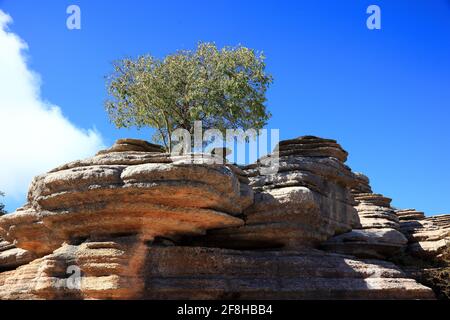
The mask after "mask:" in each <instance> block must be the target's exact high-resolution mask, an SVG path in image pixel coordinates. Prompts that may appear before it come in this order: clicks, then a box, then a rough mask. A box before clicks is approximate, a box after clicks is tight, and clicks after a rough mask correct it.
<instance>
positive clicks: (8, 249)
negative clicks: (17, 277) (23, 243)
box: [0, 237, 36, 272]
mask: <svg viewBox="0 0 450 320" xmlns="http://www.w3.org/2000/svg"><path fill="white" fill-rule="evenodd" d="M35 258H36V257H35V255H34V254H33V253H31V252H30V251H27V250H23V249H20V248H17V247H16V246H15V245H14V244H12V243H10V242H8V241H5V240H3V239H2V238H1V237H0V272H1V271H5V270H10V269H14V268H17V267H18V266H21V265H23V264H26V263H28V262H30V261H32V260H34V259H35Z"/></svg>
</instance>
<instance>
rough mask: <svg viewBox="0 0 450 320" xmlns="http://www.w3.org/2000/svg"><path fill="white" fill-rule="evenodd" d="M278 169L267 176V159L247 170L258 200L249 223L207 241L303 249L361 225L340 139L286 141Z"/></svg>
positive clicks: (247, 216) (248, 214)
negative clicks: (338, 141)
mask: <svg viewBox="0 0 450 320" xmlns="http://www.w3.org/2000/svg"><path fill="white" fill-rule="evenodd" d="M276 153H278V154H279V161H278V163H276V164H275V165H278V171H277V172H276V173H275V174H271V175H264V174H262V173H261V171H262V170H264V169H265V168H264V160H265V159H261V162H260V163H257V164H255V165H250V166H247V167H245V168H244V171H245V172H246V173H247V175H248V177H249V180H250V186H251V187H252V188H253V189H254V190H255V191H256V194H255V203H254V204H253V205H252V206H251V207H249V208H248V209H246V210H245V215H244V220H245V225H243V226H240V227H236V228H226V229H221V230H216V231H214V232H210V233H208V241H207V242H206V245H207V244H214V243H216V244H217V243H228V244H229V247H230V248H243V247H254V248H256V247H261V248H264V247H266V248H275V247H282V248H284V249H298V248H301V247H305V246H306V247H311V246H312V247H315V246H318V245H319V244H320V243H322V242H324V241H325V240H327V239H328V238H330V237H331V236H333V235H335V234H340V233H344V232H347V231H350V230H352V228H355V227H359V226H360V224H359V220H358V216H357V212H356V210H355V209H354V208H353V204H354V203H353V198H352V196H351V194H350V187H351V186H352V184H353V183H354V181H355V178H354V175H353V173H352V172H351V170H350V168H348V167H347V166H346V165H345V164H344V163H343V162H344V161H345V160H346V158H347V152H346V151H344V150H343V149H342V148H341V147H340V146H339V145H338V144H337V143H336V141H334V140H327V139H320V138H316V137H309V136H308V137H300V138H298V139H293V140H287V141H281V142H280V144H279V146H278V147H277V148H276V149H275V151H274V154H272V155H269V156H268V157H275V156H277V154H276Z"/></svg>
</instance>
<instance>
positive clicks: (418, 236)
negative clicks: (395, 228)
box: [397, 209, 450, 261]
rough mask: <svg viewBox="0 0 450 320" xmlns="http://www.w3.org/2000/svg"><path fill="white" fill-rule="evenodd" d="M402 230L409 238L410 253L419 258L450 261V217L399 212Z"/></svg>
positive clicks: (409, 210) (413, 211) (417, 212)
mask: <svg viewBox="0 0 450 320" xmlns="http://www.w3.org/2000/svg"><path fill="white" fill-rule="evenodd" d="M397 215H398V216H399V219H400V230H401V231H402V232H403V233H404V234H405V235H406V237H407V238H408V253H409V254H411V255H413V256H415V257H419V258H429V259H433V260H437V261H450V215H448V214H447V215H438V216H433V217H425V215H424V213H423V212H419V211H416V210H414V209H408V210H398V211H397Z"/></svg>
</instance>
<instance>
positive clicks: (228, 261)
mask: <svg viewBox="0 0 450 320" xmlns="http://www.w3.org/2000/svg"><path fill="white" fill-rule="evenodd" d="M219 154H220V152H219ZM278 154H279V155H280V158H279V159H278V157H277V156H278ZM346 159H347V152H346V151H344V150H343V149H342V148H341V147H340V146H339V144H337V142H336V141H334V140H329V139H320V138H316V137H310V136H307V137H301V138H297V139H293V140H288V141H282V142H280V144H279V146H278V148H277V149H276V150H275V151H274V153H273V154H271V155H269V156H268V157H265V158H263V159H261V161H260V162H258V163H257V164H256V165H252V166H249V167H246V168H244V170H243V169H241V168H238V167H237V166H234V165H231V164H222V160H223V158H222V157H221V156H214V155H213V156H211V155H200V154H196V155H185V156H178V157H171V156H170V155H169V154H166V153H164V152H163V150H162V148H161V147H160V146H157V145H153V144H150V143H148V142H145V141H140V140H134V139H122V140H119V141H117V142H116V143H115V144H114V146H113V147H112V148H110V149H108V150H104V151H100V152H99V153H98V154H97V155H96V156H94V157H93V158H89V159H86V160H79V161H74V162H71V163H68V164H65V165H62V166H60V167H58V168H56V169H54V170H52V171H50V172H48V173H47V174H44V175H41V176H38V177H36V178H35V179H34V180H33V182H32V184H31V187H30V190H29V194H28V203H27V204H26V205H25V206H24V207H23V208H20V209H18V210H17V211H16V212H15V213H13V214H10V215H6V216H3V217H1V218H0V236H1V237H2V238H0V299H177V298H180V299H224V298H227V299H229V298H235V299H302V298H305V299H399V298H400V299H430V298H434V294H433V292H432V291H431V289H429V288H427V287H426V286H423V285H421V284H419V283H417V282H416V281H415V280H413V279H411V278H408V277H407V276H406V275H405V274H404V273H403V272H402V271H401V270H399V269H398V268H397V267H396V266H395V265H393V264H392V263H388V262H385V261H381V260H365V259H360V258H356V257H355V256H354V255H359V253H360V252H361V250H360V247H358V246H355V244H358V243H363V244H364V245H363V246H362V248H364V249H363V251H364V252H365V253H367V252H369V251H371V252H373V254H371V256H380V252H381V251H380V248H383V250H384V251H383V252H386V251H387V248H388V247H389V246H391V247H394V248H396V247H397V244H398V243H399V242H401V241H402V240H401V239H399V238H398V231H396V229H397V228H398V227H399V224H398V219H397V216H396V215H395V219H393V218H392V217H391V210H392V208H390V206H389V203H390V200H389V201H388V199H386V198H383V197H380V196H378V195H373V194H372V193H371V190H370V186H369V185H368V180H367V183H365V182H364V181H365V180H364V178H362V176H356V175H355V174H353V173H352V172H351V170H350V168H348V167H347V166H346V165H345V164H344V162H345V160H346ZM267 169H269V170H267ZM273 169H279V170H275V171H274V170H273ZM268 172H270V174H268ZM361 181H362V183H361ZM351 189H353V190H354V193H355V190H356V189H358V190H359V192H358V195H357V201H358V202H355V201H354V199H353V196H352V194H351ZM354 206H356V209H355V207H354ZM367 207H369V209H368V210H366V209H367ZM364 208H365V209H364ZM359 209H361V212H359V215H360V217H361V218H362V219H361V220H362V221H363V224H362V225H361V223H360V221H359V220H360V219H359V217H358V211H359ZM357 210H358V211H357ZM364 210H366V211H370V212H364ZM371 210H372V211H371ZM374 214H375V215H374ZM363 218H364V219H367V220H365V221H364V220H363ZM370 219H375V220H370ZM392 222H394V223H395V222H396V225H393V224H392ZM361 228H363V229H361ZM402 230H403V229H402ZM394 231H395V232H394ZM405 232H406V231H405ZM413 233H414V232H413ZM414 234H415V233H414ZM400 235H401V234H400ZM333 236H334V237H333ZM401 237H403V235H401ZM330 238H331V240H333V239H334V240H335V241H337V242H339V241H340V240H339V239H345V241H347V242H349V239H350V242H352V244H353V246H346V247H345V248H347V249H349V248H350V249H351V250H344V252H346V253H350V254H351V255H341V254H335V253H330V252H324V251H319V250H316V249H315V248H316V247H318V246H320V245H323V244H324V242H325V241H327V240H328V241H331V240H329V239H330ZM343 241H344V240H343ZM405 241H406V240H405ZM381 243H382V245H381ZM229 248H237V249H246V250H230V249H229ZM255 249H257V250H255ZM333 249H338V246H335V247H332V248H330V250H333ZM336 251H339V250H336Z"/></svg>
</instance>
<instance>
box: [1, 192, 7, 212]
mask: <svg viewBox="0 0 450 320" xmlns="http://www.w3.org/2000/svg"><path fill="white" fill-rule="evenodd" d="M4 196H5V194H4V193H3V192H1V191H0V197H4ZM4 214H6V211H5V205H4V204H3V203H1V202H0V216H2V215H4Z"/></svg>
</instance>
